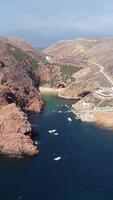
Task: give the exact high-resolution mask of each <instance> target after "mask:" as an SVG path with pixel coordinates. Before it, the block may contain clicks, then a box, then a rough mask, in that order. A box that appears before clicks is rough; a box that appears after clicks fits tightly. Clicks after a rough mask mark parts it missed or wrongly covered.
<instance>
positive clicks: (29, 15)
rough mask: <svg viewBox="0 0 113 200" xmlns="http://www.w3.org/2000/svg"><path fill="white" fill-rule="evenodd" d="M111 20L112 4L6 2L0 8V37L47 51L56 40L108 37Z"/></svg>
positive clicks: (112, 33)
mask: <svg viewBox="0 0 113 200" xmlns="http://www.w3.org/2000/svg"><path fill="white" fill-rule="evenodd" d="M6 13H7V14H6ZM112 18H113V0H108V1H107V2H104V1H103V0H100V1H99V2H98V0H95V1H93V2H91V1H90V0H80V1H79V2H77V1H74V0H70V1H68V0H62V2H61V1H60V0H55V1H54V2H53V1H52V0H38V2H37V0H33V1H32V3H30V2H28V1H27V0H20V1H19V2H15V0H6V1H4V2H1V7H0V19H1V21H0V35H1V36H5V37H16V38H24V39H25V40H27V41H30V43H32V45H33V46H36V47H47V46H49V45H51V44H53V43H56V42H57V41H59V40H71V39H76V38H100V37H104V38H105V37H112V36H113V24H112Z"/></svg>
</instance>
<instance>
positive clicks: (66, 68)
mask: <svg viewBox="0 0 113 200" xmlns="http://www.w3.org/2000/svg"><path fill="white" fill-rule="evenodd" d="M60 69H61V73H62V75H68V77H69V78H70V77H71V76H72V75H73V74H74V73H76V72H77V71H79V70H80V69H81V68H80V67H75V66H72V65H63V66H61V67H60Z"/></svg>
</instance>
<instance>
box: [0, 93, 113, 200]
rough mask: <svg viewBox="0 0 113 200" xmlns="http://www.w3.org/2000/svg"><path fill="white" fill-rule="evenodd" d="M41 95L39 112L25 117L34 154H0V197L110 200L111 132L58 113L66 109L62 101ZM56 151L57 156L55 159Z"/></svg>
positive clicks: (3, 199)
mask: <svg viewBox="0 0 113 200" xmlns="http://www.w3.org/2000/svg"><path fill="white" fill-rule="evenodd" d="M45 98H46V101H47V105H46V109H45V111H44V112H43V113H42V114H41V115H40V116H38V115H32V116H30V120H31V121H32V123H33V124H35V125H36V126H37V127H35V128H34V131H35V133H36V134H37V135H38V138H39V148H40V155H39V156H36V157H32V158H24V159H8V158H3V157H1V158H0V200H20V199H21V200H45V199H46V200H113V132H112V131H109V130H106V129H102V128H99V127H96V126H94V125H92V124H85V123H81V122H79V121H76V120H75V116H74V115H73V114H72V113H58V110H62V111H67V108H65V107H64V104H66V103H67V102H66V101H63V100H62V99H58V98H56V97H52V96H46V97H45ZM57 105H59V107H57ZM68 117H72V119H73V121H72V123H69V122H68V120H67V118H68ZM50 129H57V132H58V133H59V135H58V136H55V135H53V134H49V133H48V130H50ZM37 130H38V131H37ZM57 156H61V157H62V159H61V160H60V161H57V162H56V161H54V157H57Z"/></svg>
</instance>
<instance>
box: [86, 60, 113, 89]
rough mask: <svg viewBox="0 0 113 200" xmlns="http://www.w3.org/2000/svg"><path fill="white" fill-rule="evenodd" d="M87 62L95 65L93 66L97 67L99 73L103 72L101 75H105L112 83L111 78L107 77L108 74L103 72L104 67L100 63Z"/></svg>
mask: <svg viewBox="0 0 113 200" xmlns="http://www.w3.org/2000/svg"><path fill="white" fill-rule="evenodd" d="M88 64H90V65H95V66H97V67H99V69H100V73H101V74H103V75H104V76H105V77H106V79H107V80H108V81H109V82H110V83H111V84H112V85H113V80H112V79H111V78H110V77H109V75H108V74H106V73H105V72H104V67H103V66H102V65H99V64H97V63H92V62H88Z"/></svg>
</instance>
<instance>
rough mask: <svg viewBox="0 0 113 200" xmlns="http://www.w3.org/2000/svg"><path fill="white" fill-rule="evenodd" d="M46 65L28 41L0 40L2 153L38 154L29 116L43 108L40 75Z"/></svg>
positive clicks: (40, 54)
mask: <svg viewBox="0 0 113 200" xmlns="http://www.w3.org/2000/svg"><path fill="white" fill-rule="evenodd" d="M44 63H45V58H44V56H43V53H41V52H37V51H36V50H35V49H33V48H32V47H31V46H30V45H29V44H28V43H27V42H25V41H23V40H19V39H18V40H17V39H9V38H0V153H3V154H8V155H13V156H14V155H15V156H22V155H33V154H37V153H38V150H37V147H36V146H35V145H34V142H33V141H32V139H31V135H32V129H31V125H30V123H29V122H28V119H27V115H26V114H25V113H26V112H37V113H39V112H40V111H41V110H42V108H43V99H42V97H41V94H40V91H39V84H40V80H42V79H43V77H42V76H40V73H42V72H43V71H45V68H47V67H46V66H45V64H44ZM45 73H46V72H45ZM46 76H47V74H46Z"/></svg>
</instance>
